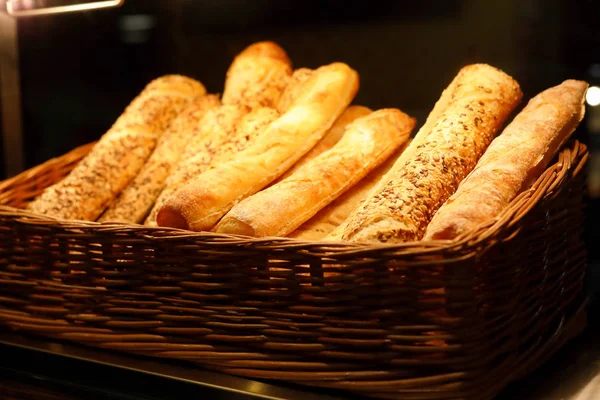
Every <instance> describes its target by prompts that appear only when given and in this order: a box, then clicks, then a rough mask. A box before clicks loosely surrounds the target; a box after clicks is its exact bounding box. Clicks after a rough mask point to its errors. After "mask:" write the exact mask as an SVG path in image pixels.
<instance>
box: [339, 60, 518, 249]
mask: <svg viewBox="0 0 600 400" xmlns="http://www.w3.org/2000/svg"><path fill="white" fill-rule="evenodd" d="M451 86H452V88H451V90H450V91H449V92H447V93H446V96H443V97H445V98H443V99H441V100H442V104H440V106H439V107H436V108H437V109H436V108H434V112H435V113H436V118H435V121H434V120H431V123H429V122H430V121H429V120H428V123H426V124H425V126H424V127H423V128H422V129H421V130H420V131H419V132H418V133H417V135H416V137H415V140H413V142H412V143H411V145H410V146H409V148H408V149H407V150H406V151H405V153H404V154H403V156H401V157H400V159H399V160H398V162H402V163H403V164H402V165H398V167H396V166H394V167H393V168H392V170H393V172H392V173H391V174H388V177H386V178H389V180H388V181H387V182H386V183H384V184H382V185H378V191H377V192H375V193H373V194H372V195H371V196H369V198H368V199H366V200H365V202H364V203H363V204H362V205H361V206H360V207H359V208H358V209H356V210H355V212H353V213H352V215H351V216H350V217H349V218H348V220H347V221H346V222H345V223H344V225H345V226H344V233H343V235H342V239H343V240H347V241H353V242H364V243H368V242H389V243H400V242H407V241H414V240H419V239H420V238H421V237H422V236H423V234H424V233H425V229H426V227H427V225H428V224H429V222H430V220H431V218H432V217H433V214H434V213H435V212H436V211H437V209H438V208H439V207H440V206H441V205H442V204H443V203H444V202H445V201H446V200H447V199H448V197H450V195H452V193H454V191H455V190H456V188H457V187H458V184H459V182H460V181H461V180H462V179H463V178H464V177H465V176H466V175H467V174H468V173H469V172H470V171H471V170H472V169H473V167H474V166H475V164H476V163H477V161H478V159H479V157H481V155H482V154H483V152H484V151H485V149H486V148H487V146H488V145H489V143H490V142H491V141H492V139H493V137H494V135H495V134H496V132H497V131H498V130H499V129H500V128H501V126H502V124H503V123H504V121H505V120H506V118H507V117H508V115H509V114H510V112H511V111H512V110H513V109H514V107H515V106H516V105H517V104H518V102H519V101H520V99H521V96H522V93H521V90H520V88H519V85H518V84H517V82H515V81H514V80H513V79H512V78H511V77H510V76H508V75H506V74H505V73H504V72H502V71H500V70H498V69H496V68H493V67H491V66H489V65H486V64H475V65H470V66H467V67H465V68H463V69H462V70H461V71H460V72H459V74H458V76H457V78H456V80H455V81H454V82H453V84H452V85H451Z"/></svg>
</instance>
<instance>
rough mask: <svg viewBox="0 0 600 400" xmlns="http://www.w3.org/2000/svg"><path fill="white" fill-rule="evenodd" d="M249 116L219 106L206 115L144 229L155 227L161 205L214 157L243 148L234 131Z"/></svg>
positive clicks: (238, 107) (246, 109)
mask: <svg viewBox="0 0 600 400" xmlns="http://www.w3.org/2000/svg"><path fill="white" fill-rule="evenodd" d="M249 112H250V108H249V107H248V106H245V105H239V104H237V105H222V106H220V107H218V108H215V109H212V110H209V111H208V112H207V113H206V115H205V116H204V118H202V120H201V121H200V124H199V125H198V132H197V133H195V134H194V136H193V138H192V140H190V142H189V143H188V144H187V145H186V147H185V151H184V152H183V155H182V156H181V160H180V162H179V164H178V165H177V167H176V168H175V169H174V170H173V172H172V173H171V175H169V177H168V178H167V180H166V182H165V187H164V188H163V190H162V191H161V193H160V195H159V196H158V198H157V199H156V202H155V204H154V206H153V207H152V210H151V211H150V214H149V215H148V217H147V218H146V221H145V222H144V224H145V225H147V226H156V215H157V214H158V211H159V210H160V208H161V207H162V205H163V204H164V202H165V201H166V200H167V199H168V198H169V197H170V196H172V195H173V194H174V193H175V192H177V191H178V190H179V189H181V188H182V187H184V186H185V185H186V184H187V183H188V182H189V181H190V180H191V179H193V178H194V177H196V176H197V175H199V174H201V173H202V172H203V171H204V170H206V169H207V168H208V166H209V165H210V163H211V162H212V161H213V159H215V157H221V156H227V154H231V152H233V151H238V150H237V149H241V148H242V147H243V146H245V143H246V142H247V140H245V139H244V138H238V136H237V135H236V128H237V125H238V123H239V122H240V121H241V120H242V119H243V118H244V117H245V116H246V115H248V113H249Z"/></svg>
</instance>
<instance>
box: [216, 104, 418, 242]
mask: <svg viewBox="0 0 600 400" xmlns="http://www.w3.org/2000/svg"><path fill="white" fill-rule="evenodd" d="M414 125H415V120H414V119H413V118H410V117H409V116H408V115H406V114H404V113H403V112H401V111H400V110H397V109H384V110H379V111H375V112H373V113H371V114H370V115H367V116H365V117H362V118H358V119H357V120H355V121H354V122H352V123H351V124H349V125H348V127H347V128H346V132H345V133H344V136H343V137H342V139H340V141H339V142H338V143H337V144H336V145H335V146H333V147H332V148H331V149H329V150H327V151H325V152H324V153H322V154H321V155H319V156H318V157H316V158H314V159H312V160H311V161H309V162H308V163H306V164H305V165H303V166H302V167H301V168H300V169H298V170H297V171H296V172H295V173H294V174H293V175H291V176H290V177H288V178H287V179H284V180H283V181H281V182H279V183H278V184H276V185H274V186H271V187H269V188H268V189H265V190H263V191H261V192H258V193H256V194H255V195H253V196H250V197H248V198H246V199H244V200H243V201H241V202H240V203H238V204H237V205H235V206H234V207H233V208H232V209H231V211H229V213H228V214H227V215H225V216H224V217H223V219H222V220H221V222H219V224H217V226H216V231H217V232H219V233H230V234H239V235H246V236H258V237H264V236H285V235H287V234H289V233H291V232H292V231H294V230H295V229H296V228H298V227H299V226H300V225H302V223H304V222H306V221H308V220H309V219H310V218H311V217H313V216H314V215H315V214H316V213H317V212H318V211H319V210H320V209H322V208H323V207H325V206H326V205H327V204H329V203H331V201H333V200H334V199H335V198H336V197H338V196H339V195H340V194H342V193H343V192H344V191H346V190H347V189H348V188H350V187H352V185H354V184H355V183H356V182H358V181H359V180H361V179H362V178H363V177H364V176H365V175H367V174H368V173H369V172H371V171H372V170H373V169H374V168H376V167H377V166H378V165H380V164H381V163H382V162H384V161H385V160H386V159H387V158H388V157H389V156H390V155H391V154H392V153H393V152H394V151H395V150H396V149H397V148H398V147H399V146H400V145H402V144H403V143H404V142H406V140H407V139H408V137H409V136H410V133H411V131H412V129H413V128H414Z"/></svg>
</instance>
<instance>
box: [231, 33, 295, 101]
mask: <svg viewBox="0 0 600 400" xmlns="http://www.w3.org/2000/svg"><path fill="white" fill-rule="evenodd" d="M291 74H292V66H291V62H290V60H289V58H288V56H287V54H286V52H285V51H284V50H283V49H282V48H281V47H279V46H278V45H277V44H275V43H273V42H259V43H255V44H252V45H250V46H248V47H247V48H246V49H245V50H244V51H242V52H241V53H240V54H238V55H237V56H236V57H235V59H234V60H233V63H232V64H231V66H230V67H229V70H228V71H227V77H226V80H225V89H224V91H223V98H222V101H223V104H243V105H247V106H249V107H251V108H255V107H271V108H274V107H275V104H276V102H277V100H278V99H279V97H280V96H281V93H282V92H283V89H284V88H285V86H286V85H287V83H288V80H289V79H290V76H291Z"/></svg>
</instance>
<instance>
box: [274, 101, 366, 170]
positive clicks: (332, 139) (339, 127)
mask: <svg viewBox="0 0 600 400" xmlns="http://www.w3.org/2000/svg"><path fill="white" fill-rule="evenodd" d="M371 112H372V110H371V109H369V108H367V107H363V106H350V107H348V108H347V109H346V110H345V111H344V112H343V113H342V115H340V117H339V118H338V119H337V120H336V121H335V123H334V124H333V125H332V126H331V128H330V129H329V130H328V131H327V133H326V134H325V136H323V138H322V139H321V140H319V142H318V143H317V144H316V145H315V147H313V148H312V149H310V151H309V152H308V153H306V154H305V155H304V156H303V157H302V158H301V159H300V160H298V162H297V163H296V164H294V165H293V166H292V167H291V168H290V169H288V170H287V171H286V172H285V174H283V175H282V176H280V177H279V179H278V180H277V181H282V180H284V179H286V178H288V177H289V176H291V175H292V174H293V173H294V172H296V171H297V170H298V169H299V168H301V167H302V166H303V165H305V164H307V163H308V162H310V160H312V159H313V158H315V157H317V156H318V155H320V154H321V153H323V152H325V151H327V150H329V149H331V148H332V147H333V146H334V145H335V144H336V143H337V142H338V141H339V140H340V139H341V138H342V136H344V132H346V127H347V126H348V125H349V124H350V123H351V122H353V121H355V120H356V119H358V118H360V117H364V116H365V115H368V114H370V113H371Z"/></svg>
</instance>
